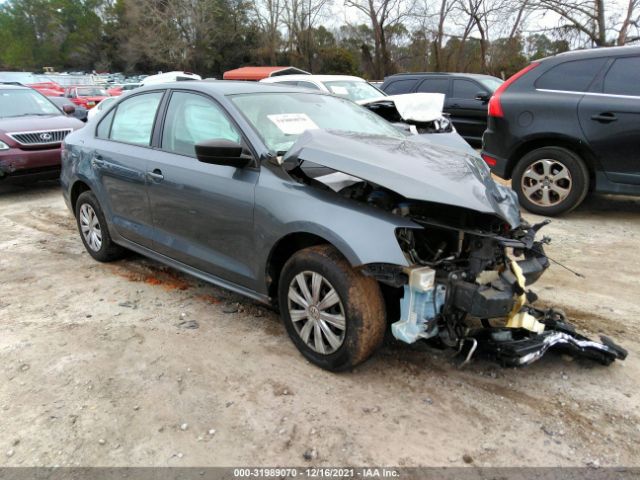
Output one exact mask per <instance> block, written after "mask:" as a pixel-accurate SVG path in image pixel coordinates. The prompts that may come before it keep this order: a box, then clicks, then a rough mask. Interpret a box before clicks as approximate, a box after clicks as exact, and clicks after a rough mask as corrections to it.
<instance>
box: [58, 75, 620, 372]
mask: <svg viewBox="0 0 640 480" xmlns="http://www.w3.org/2000/svg"><path fill="white" fill-rule="evenodd" d="M432 137H433V138H432ZM437 138H438V135H422V136H413V135H409V134H407V133H406V132H404V131H402V130H401V129H398V128H396V127H394V126H393V125H391V124H390V123H388V122H387V121H385V120H383V119H382V118H381V117H379V116H377V115H375V114H374V113H372V112H370V111H368V110H367V109H365V108H363V107H360V106H358V105H355V104H354V103H352V102H350V101H348V100H344V99H341V98H337V97H333V96H330V95H325V94H321V93H311V92H309V91H308V90H297V89H295V88H292V89H285V88H282V87H271V86H267V85H262V84H250V83H242V82H240V83H236V82H182V83H175V84H163V85H161V86H149V87H146V88H142V89H139V90H136V91H135V92H133V93H132V94H131V95H128V96H126V97H123V98H121V99H119V100H118V101H117V102H115V103H114V105H113V106H111V107H110V109H109V110H107V111H106V112H104V114H103V115H102V116H101V117H100V119H99V121H97V122H95V123H94V124H90V125H88V126H87V127H86V128H84V129H82V130H80V131H78V132H75V133H73V134H71V135H69V136H68V137H67V138H66V140H65V145H64V150H63V160H62V176H61V181H62V185H63V191H64V197H65V200H66V202H67V204H68V206H69V208H70V209H71V210H72V211H73V212H74V214H75V217H76V220H77V224H78V230H79V232H80V238H81V239H82V241H83V243H84V245H85V247H86V249H87V251H88V252H89V254H91V256H93V257H94V258H95V259H96V260H99V261H111V260H115V259H117V258H120V257H121V256H122V255H123V254H124V253H125V252H126V250H133V251H136V252H138V253H141V254H143V255H146V256H148V257H150V258H153V259H155V260H158V261H160V262H162V263H165V264H167V265H169V266H172V267H174V268H177V269H179V270H182V271H184V272H186V273H189V274H192V275H194V276H196V277H199V278H201V279H203V280H206V281H209V282H211V283H214V284H216V285H219V286H222V287H225V288H228V289H230V290H233V291H235V292H238V293H241V294H243V295H246V296H248V297H251V298H253V299H255V300H258V301H261V302H265V303H270V304H273V305H274V306H276V307H277V308H278V309H279V310H280V313H281V315H282V319H283V321H284V323H285V326H286V328H287V332H288V333H289V335H290V337H291V339H292V340H293V342H294V344H295V345H296V347H297V348H298V349H299V350H300V352H301V353H302V354H303V355H304V356H305V357H306V358H307V359H308V360H310V361H311V362H313V363H315V364H316V365H319V366H320V367H322V368H326V369H329V370H342V369H346V368H350V367H353V366H355V365H357V364H358V363H360V362H362V361H364V360H366V359H367V358H368V357H369V356H370V355H371V354H372V353H373V352H374V351H375V349H376V348H377V347H379V346H380V345H381V343H382V342H383V339H384V337H385V332H386V331H387V330H388V329H389V328H390V330H391V332H392V334H393V335H394V336H395V337H396V338H397V339H399V340H401V341H403V342H407V343H413V342H416V341H430V342H432V343H434V344H437V345H440V346H443V347H451V348H456V349H459V350H460V351H461V352H462V353H463V354H464V355H465V358H467V359H468V358H470V357H471V356H472V355H473V354H474V353H476V352H477V353H483V354H485V355H488V356H490V357H492V358H494V359H496V360H497V361H499V362H501V363H502V364H505V365H524V364H528V363H531V362H532V361H534V360H536V359H538V358H539V357H540V356H542V355H543V354H544V353H545V352H546V351H547V350H548V349H550V348H558V349H562V350H565V351H567V352H570V353H573V354H579V355H582V356H586V357H589V358H592V359H594V360H597V361H599V362H601V363H604V364H609V363H611V362H612V361H613V360H615V359H623V358H624V357H625V356H626V352H625V351H624V349H622V348H621V347H619V346H617V345H616V344H615V343H614V342H612V341H611V340H609V339H607V338H604V337H603V338H602V342H595V341H592V340H589V339H588V338H586V337H583V336H581V335H579V334H578V333H576V332H575V330H574V329H573V327H571V325H570V324H568V323H567V322H566V319H565V318H564V316H563V315H562V313H561V312H556V311H553V310H539V309H536V308H534V307H533V306H532V305H531V303H532V302H533V301H534V300H535V294H533V293H532V292H531V291H530V290H529V285H530V284H532V283H534V282H535V281H536V280H537V279H538V278H539V277H540V275H542V273H543V272H544V270H545V269H546V268H547V267H548V266H549V261H548V259H547V257H546V256H545V253H544V249H543V246H544V244H545V243H546V241H547V240H546V239H544V238H543V239H536V233H537V231H538V230H539V229H540V228H541V227H542V226H543V224H539V225H528V224H527V223H526V222H524V221H523V220H522V219H521V217H520V213H519V208H518V204H517V200H516V198H515V196H514V194H513V193H512V192H511V190H509V189H506V188H503V187H502V186H500V185H498V184H496V183H495V182H494V181H493V180H492V179H491V176H490V174H489V171H488V168H487V167H486V165H485V164H484V162H483V161H482V160H481V159H480V157H478V156H477V155H475V154H474V153H471V152H469V151H465V150H458V149H455V148H451V147H450V146H446V145H439V144H438V143H436V142H437Z"/></svg>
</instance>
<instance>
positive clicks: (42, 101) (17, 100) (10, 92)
mask: <svg viewBox="0 0 640 480" xmlns="http://www.w3.org/2000/svg"><path fill="white" fill-rule="evenodd" d="M60 114H61V113H60V110H58V108H57V107H56V106H55V105H54V104H52V103H51V102H50V101H49V100H47V98H46V97H45V96H43V95H42V94H40V93H38V92H36V91H33V90H31V89H26V88H25V89H21V88H15V89H14V88H10V89H9V88H7V89H2V90H0V118H9V117H26V116H29V115H36V116H46V115H60Z"/></svg>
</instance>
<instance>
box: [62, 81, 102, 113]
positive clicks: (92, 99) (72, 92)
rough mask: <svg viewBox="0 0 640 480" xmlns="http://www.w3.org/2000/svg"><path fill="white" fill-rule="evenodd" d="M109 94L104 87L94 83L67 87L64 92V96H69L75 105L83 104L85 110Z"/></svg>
mask: <svg viewBox="0 0 640 480" xmlns="http://www.w3.org/2000/svg"><path fill="white" fill-rule="evenodd" d="M109 96H110V95H109V93H108V92H107V90H106V89H104V88H102V87H98V86H95V85H88V86H79V87H69V88H67V90H66V92H65V97H67V98H69V99H70V100H71V101H72V102H73V103H75V104H76V105H81V106H83V107H84V108H86V109H87V110H90V109H92V108H93V107H95V106H96V105H97V104H98V103H100V102H101V101H102V100H104V99H105V98H107V97H109Z"/></svg>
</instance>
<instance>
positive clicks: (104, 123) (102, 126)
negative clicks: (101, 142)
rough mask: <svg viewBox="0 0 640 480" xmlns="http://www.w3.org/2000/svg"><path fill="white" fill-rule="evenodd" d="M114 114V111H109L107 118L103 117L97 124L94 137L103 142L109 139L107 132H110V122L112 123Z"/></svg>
mask: <svg viewBox="0 0 640 480" xmlns="http://www.w3.org/2000/svg"><path fill="white" fill-rule="evenodd" d="M94 108H98V107H94ZM114 113H115V110H111V111H110V112H109V113H108V114H107V116H105V117H104V118H103V119H102V120H100V123H99V124H98V129H97V130H96V137H98V138H103V139H105V140H106V139H108V138H109V131H110V130H111V122H113V114H114Z"/></svg>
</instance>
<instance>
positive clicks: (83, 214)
mask: <svg viewBox="0 0 640 480" xmlns="http://www.w3.org/2000/svg"><path fill="white" fill-rule="evenodd" d="M80 230H81V231H82V236H83V237H84V240H85V242H87V245H88V246H89V248H90V249H91V250H93V251H94V252H97V251H99V250H100V248H101V247H102V229H101V228H100V222H99V221H98V216H97V215H96V212H95V210H94V209H93V207H92V206H91V205H89V204H88V203H85V204H83V205H82V206H81V207H80Z"/></svg>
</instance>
